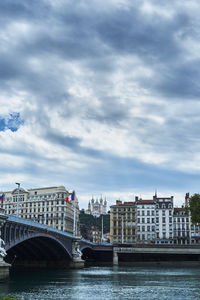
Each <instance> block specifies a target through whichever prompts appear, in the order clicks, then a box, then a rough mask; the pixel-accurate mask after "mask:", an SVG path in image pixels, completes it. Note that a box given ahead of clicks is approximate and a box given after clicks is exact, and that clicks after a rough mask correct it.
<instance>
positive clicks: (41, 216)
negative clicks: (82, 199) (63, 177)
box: [1, 186, 79, 233]
mask: <svg viewBox="0 0 200 300" xmlns="http://www.w3.org/2000/svg"><path fill="white" fill-rule="evenodd" d="M18 192H19V201H17V199H18ZM70 195H71V193H69V192H68V191H67V190H66V188H65V187H64V186H54V187H45V188H35V189H27V190H25V189H23V188H21V187H20V188H19V190H18V188H16V189H14V190H13V191H9V192H5V201H3V202H2V203H1V205H2V208H4V209H5V212H6V213H7V214H10V215H17V216H19V217H22V218H25V219H31V220H32V221H36V222H39V223H42V224H46V225H48V226H51V227H54V228H56V229H59V230H63V231H66V232H70V233H73V230H74V229H75V230H76V233H78V232H77V231H78V225H77V224H78V219H79V206H78V199H77V200H76V201H68V202H66V197H69V196H70ZM74 209H75V220H76V222H75V225H76V226H74ZM74 227H75V228H74Z"/></svg>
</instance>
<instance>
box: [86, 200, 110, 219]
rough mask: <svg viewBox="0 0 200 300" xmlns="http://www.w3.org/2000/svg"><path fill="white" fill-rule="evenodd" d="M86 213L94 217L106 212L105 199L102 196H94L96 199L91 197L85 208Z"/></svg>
mask: <svg viewBox="0 0 200 300" xmlns="http://www.w3.org/2000/svg"><path fill="white" fill-rule="evenodd" d="M86 213H87V214H90V215H93V216H94V217H99V216H100V215H106V214H107V201H106V199H105V200H104V201H103V199H102V197H101V198H100V199H98V198H96V201H95V200H94V198H93V197H92V199H91V200H89V203H88V209H87V210H86Z"/></svg>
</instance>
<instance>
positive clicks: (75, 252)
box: [70, 236, 85, 269]
mask: <svg viewBox="0 0 200 300" xmlns="http://www.w3.org/2000/svg"><path fill="white" fill-rule="evenodd" d="M80 240H81V237H78V236H76V237H74V238H73V240H72V261H71V262H70V267H71V268H73V269H81V268H84V265H85V261H84V260H83V259H82V258H81V257H82V252H81V250H80V247H79V245H80Z"/></svg>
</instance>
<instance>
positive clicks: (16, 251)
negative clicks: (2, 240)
mask: <svg viewBox="0 0 200 300" xmlns="http://www.w3.org/2000/svg"><path fill="white" fill-rule="evenodd" d="M6 251H7V256H6V258H5V260H6V262H8V263H10V264H12V265H13V266H15V267H16V266H18V265H19V266H29V267H30V266H32V265H34V267H40V266H41V267H42V266H44V265H45V267H47V266H49V267H54V266H55V267H60V266H63V267H64V266H65V265H68V264H69V262H70V260H71V259H72V256H71V251H70V249H69V248H68V247H67V246H66V245H65V244H64V243H62V241H60V240H58V239H56V237H54V236H52V235H50V234H46V233H35V234H33V235H32V236H26V235H23V236H21V237H20V238H19V239H16V240H14V241H13V242H12V243H10V244H8V245H6Z"/></svg>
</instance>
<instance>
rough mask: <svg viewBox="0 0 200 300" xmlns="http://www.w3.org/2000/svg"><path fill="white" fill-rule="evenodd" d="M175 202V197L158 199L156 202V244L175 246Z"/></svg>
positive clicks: (154, 197) (154, 199)
mask: <svg viewBox="0 0 200 300" xmlns="http://www.w3.org/2000/svg"><path fill="white" fill-rule="evenodd" d="M173 200H174V197H173V196H171V197H162V198H158V197H157V195H156V194H155V196H153V201H154V202H155V221H156V222H155V225H156V241H155V242H156V244H173Z"/></svg>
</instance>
